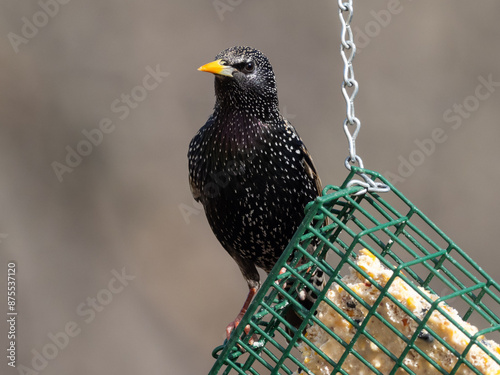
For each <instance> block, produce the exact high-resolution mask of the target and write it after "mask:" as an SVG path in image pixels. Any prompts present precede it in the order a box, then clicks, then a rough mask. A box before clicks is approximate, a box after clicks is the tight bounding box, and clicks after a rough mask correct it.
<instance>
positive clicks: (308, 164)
mask: <svg viewBox="0 0 500 375" xmlns="http://www.w3.org/2000/svg"><path fill="white" fill-rule="evenodd" d="M285 125H286V127H287V129H289V130H291V131H292V132H293V133H294V134H295V135H296V136H297V138H298V139H301V138H300V136H299V134H298V133H297V130H295V128H294V127H293V126H292V124H290V122H289V121H288V120H287V119H285ZM301 151H302V156H303V159H302V165H303V166H304V169H305V171H306V173H307V175H308V176H309V177H310V178H311V180H313V181H314V183H315V185H316V189H317V191H318V195H321V192H322V190H323V188H322V185H321V180H320V178H319V175H318V172H317V171H316V167H315V166H314V162H313V159H312V156H311V154H310V153H309V151H308V150H307V148H306V145H305V144H304V143H303V142H301Z"/></svg>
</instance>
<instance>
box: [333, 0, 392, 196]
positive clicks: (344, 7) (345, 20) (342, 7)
mask: <svg viewBox="0 0 500 375" xmlns="http://www.w3.org/2000/svg"><path fill="white" fill-rule="evenodd" d="M352 2H353V0H345V1H343V0H338V6H339V18H340V23H341V24H342V29H341V32H340V40H341V43H340V56H341V57H342V61H343V62H344V80H343V81H342V95H343V96H344V99H345V102H346V113H347V116H346V119H345V120H344V132H345V135H346V136H347V141H348V143H349V156H348V157H347V159H346V160H345V166H346V168H347V169H348V170H351V165H355V164H358V165H359V167H360V168H364V166H363V161H362V160H361V158H360V157H359V156H358V155H357V154H356V138H357V137H358V134H359V130H360V129H361V121H359V119H358V118H357V117H356V112H355V110H354V99H355V98H356V95H358V91H359V85H358V81H356V79H355V78H354V68H353V65H352V61H353V60H354V56H356V44H355V43H354V35H353V32H352V29H351V21H352V16H353V14H354V9H353V6H352ZM351 130H352V131H351ZM358 174H359V175H360V176H361V177H362V178H363V179H364V182H363V181H360V180H352V181H350V182H349V184H348V186H352V185H360V186H363V187H364V189H363V190H360V191H359V192H357V193H356V195H360V194H365V193H367V192H368V191H370V192H386V191H389V190H390V188H389V187H388V186H387V185H385V184H382V183H380V182H375V181H373V180H372V179H371V178H370V177H369V176H368V175H367V174H365V173H358Z"/></svg>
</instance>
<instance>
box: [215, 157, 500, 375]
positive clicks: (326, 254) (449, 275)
mask: <svg viewBox="0 0 500 375" xmlns="http://www.w3.org/2000/svg"><path fill="white" fill-rule="evenodd" d="M357 173H366V174H368V175H369V176H370V177H371V178H372V179H373V180H374V181H381V182H382V183H384V184H387V185H388V186H390V187H391V192H389V193H384V194H383V195H378V194H376V193H371V192H368V193H365V194H360V195H355V193H357V192H359V191H360V190H361V189H362V187H360V186H352V187H348V183H349V181H351V180H352V179H353V178H354V177H355V176H356V174H357ZM389 202H390V203H389ZM311 243H313V244H314V249H315V250H314V252H313V253H309V252H308V251H307V249H308V247H309V245H310V244H311ZM363 248H364V249H367V250H369V251H370V253H371V254H373V255H374V256H375V257H376V258H377V259H378V260H379V261H380V262H381V263H382V264H383V265H384V266H385V267H387V268H388V269H390V270H392V277H391V278H390V279H389V280H388V281H387V283H386V284H385V285H380V284H379V283H377V281H376V280H374V279H373V278H372V277H371V276H370V275H369V274H368V273H367V272H366V271H365V270H364V269H362V268H361V267H359V266H358V265H357V264H356V257H357V254H356V253H357V252H359V250H361V249H363ZM349 268H353V269H354V270H356V271H357V272H358V273H359V274H361V275H362V276H363V277H364V278H366V280H368V281H369V282H370V283H371V284H373V285H374V286H375V287H376V288H377V289H378V290H379V291H380V295H379V296H378V298H377V300H376V302H375V303H373V305H369V304H367V303H366V302H365V301H363V299H362V298H360V297H359V296H358V295H357V294H356V292H355V291H353V290H350V288H349V287H348V286H347V285H346V284H345V283H344V282H343V276H345V275H346V274H347V273H348V272H349ZM318 269H319V270H321V271H323V273H324V275H325V280H326V285H325V287H324V288H323V289H321V290H319V289H318V288H317V287H316V286H315V285H313V284H312V283H311V282H310V280H311V275H312V274H313V273H315V272H316V271H317V270H318ZM397 278H400V279H402V280H404V282H406V283H407V284H408V285H409V286H410V287H411V288H412V289H413V290H414V291H415V292H417V293H418V294H419V295H420V296H421V297H422V298H424V299H425V300H426V301H427V302H428V303H429V304H430V308H429V309H428V311H427V312H426V313H425V315H424V316H423V317H422V316H421V317H420V318H419V317H417V316H416V315H415V314H413V313H412V311H410V310H409V309H408V308H407V307H406V306H405V305H404V304H402V303H401V302H400V301H399V300H398V299H396V298H394V297H393V296H392V295H391V294H390V293H389V292H388V290H389V288H390V287H391V285H392V284H393V282H394V281H395V280H396V279H397ZM333 283H336V284H337V285H339V286H341V287H342V288H343V289H344V290H345V291H347V292H348V293H349V294H350V295H351V296H352V298H353V299H355V300H356V301H357V302H358V303H360V304H361V305H362V306H363V307H364V308H365V309H366V311H367V313H366V316H365V317H364V319H362V320H361V321H359V320H358V321H356V320H354V319H352V317H350V316H349V315H348V314H347V313H346V312H345V311H343V310H342V309H341V308H340V307H339V306H337V305H336V304H334V303H333V302H332V301H330V300H329V299H328V298H327V297H326V294H327V291H328V289H329V288H330V287H331V286H332V284H333ZM419 287H421V288H419ZM422 289H425V290H427V291H429V292H431V293H433V294H436V295H437V296H439V297H438V298H437V299H435V300H432V299H430V298H429V296H428V294H426V293H424V292H423V290H422ZM303 290H308V291H312V292H313V293H315V294H316V295H317V297H318V298H317V299H316V301H315V302H314V304H313V306H312V307H311V308H310V309H307V308H305V307H304V305H303V304H301V303H299V302H298V294H299V293H300V291H303ZM383 299H390V300H391V301H392V302H393V303H394V304H395V305H396V306H398V307H399V308H400V309H402V310H403V311H404V312H405V313H406V314H407V316H408V317H409V319H412V320H413V321H414V324H416V326H417V329H416V330H415V332H414V333H413V334H412V335H410V336H411V337H407V335H404V334H402V333H401V332H399V331H398V330H397V329H396V328H395V327H394V326H393V325H391V323H390V322H389V321H387V320H386V319H385V318H384V317H383V316H382V315H381V314H380V313H379V312H378V308H379V305H380V303H381V302H382V301H383ZM322 302H324V303H327V304H328V305H329V306H330V307H331V308H332V309H334V310H335V311H336V312H337V313H338V314H339V315H341V316H342V318H343V319H345V320H346V321H348V322H349V323H350V324H352V326H353V327H354V328H355V334H354V336H353V337H352V338H351V339H350V342H346V341H344V340H343V339H342V337H340V336H339V335H337V334H336V332H335V331H334V330H331V329H329V328H328V327H327V326H326V325H325V324H324V323H323V322H322V321H321V320H320V319H318V317H317V316H316V314H315V312H316V310H317V308H318V306H319V305H320V303H322ZM444 304H449V305H451V306H453V307H454V308H455V309H456V310H458V312H459V314H460V316H461V317H462V319H463V320H464V321H467V322H469V323H471V324H474V325H475V326H477V327H478V329H479V330H478V332H477V333H476V334H474V335H472V334H470V333H469V332H467V330H465V329H464V328H463V327H462V326H461V325H460V324H459V323H458V322H456V321H454V319H453V318H452V317H451V316H450V315H449V314H448V310H447V309H445V308H443V306H444ZM290 309H293V310H294V313H295V314H297V315H298V316H300V317H302V318H303V321H302V323H301V325H300V327H298V329H296V328H294V327H293V326H292V325H291V324H290V323H289V322H288V321H287V319H286V318H285V317H286V316H287V314H288V313H289V312H290ZM434 311H438V312H439V313H441V314H442V315H443V316H445V317H446V319H448V320H449V321H450V322H451V324H453V325H454V326H455V327H456V328H457V329H459V330H460V331H461V332H462V333H463V334H465V335H466V336H467V338H468V340H469V341H468V345H467V346H466V348H465V350H463V352H458V351H457V350H456V349H455V348H453V347H452V346H451V345H450V344H449V343H448V342H447V341H445V340H444V339H443V338H442V337H440V335H439V334H437V333H436V332H434V331H433V330H432V329H431V328H430V327H429V326H428V325H427V321H428V319H429V317H430V316H431V314H432V313H433V312H434ZM499 314H500V287H499V284H498V283H496V282H495V281H494V280H493V279H492V278H491V277H490V276H489V275H487V274H486V272H484V270H482V269H481V267H479V266H478V265H477V264H476V263H475V262H474V261H473V260H472V259H471V258H470V257H469V256H468V255H467V254H466V253H465V252H464V251H463V250H461V249H460V248H459V247H458V246H457V245H456V244H455V243H454V242H453V241H452V240H451V239H450V238H448V237H447V236H446V235H445V234H444V233H443V232H442V231H441V230H440V229H439V228H438V227H437V226H436V225H435V224H434V223H432V222H431V221H430V220H429V219H428V218H427V217H426V216H425V215H424V214H422V212H420V210H419V209H418V208H417V207H415V205H413V204H412V203H411V202H410V201H409V200H408V199H407V198H406V197H404V196H403V195H402V194H401V193H400V192H399V191H398V190H397V189H395V188H394V186H392V185H391V184H390V182H389V181H387V180H386V179H385V178H384V177H383V176H381V175H380V174H378V173H376V172H372V171H368V170H365V169H360V168H357V167H354V166H353V167H352V169H351V172H350V174H349V176H348V177H347V179H346V181H345V182H344V183H343V184H342V186H340V187H336V186H328V187H326V188H325V189H324V192H323V196H321V197H318V198H317V199H316V200H315V201H314V202H311V203H310V204H309V205H308V206H307V207H306V215H305V218H304V220H303V222H302V224H301V225H300V227H299V228H298V230H297V232H296V234H295V236H294V237H293V239H292V240H291V242H290V244H289V246H288V247H287V249H286V250H285V252H284V253H283V255H282V257H281V258H280V260H279V261H278V263H277V264H276V265H275V267H274V268H273V270H272V272H271V273H270V274H269V276H268V277H267V279H266V280H265V282H264V283H263V285H262V287H261V289H260V290H259V292H258V293H257V295H256V297H255V299H254V301H253V302H252V304H251V305H250V307H249V309H248V311H247V313H246V315H245V317H244V318H243V320H242V321H241V323H240V325H239V326H238V327H237V328H236V330H235V331H234V332H233V335H232V336H231V338H230V340H229V341H227V342H225V344H224V345H222V346H219V347H217V348H216V349H215V350H214V352H213V355H214V357H215V358H216V359H217V360H216V362H215V364H214V366H213V368H212V370H211V371H210V374H214V375H215V374H220V373H223V374H254V375H256V374H261V375H262V374H293V373H294V371H296V372H295V373H300V374H304V373H305V374H313V372H311V371H310V370H309V369H308V367H307V366H306V365H305V364H304V363H303V361H302V359H301V353H300V351H299V350H298V349H297V348H298V347H299V343H301V342H302V344H301V345H304V344H305V345H307V346H308V347H309V348H310V350H312V351H314V352H315V353H316V355H317V356H320V357H321V358H323V360H324V361H325V362H327V363H328V364H329V366H330V368H331V373H332V374H337V373H339V374H348V372H346V371H345V370H344V369H343V368H342V367H343V364H344V362H345V361H346V359H347V358H348V357H349V356H354V357H356V358H357V359H358V360H359V361H361V362H362V363H363V364H364V365H365V366H366V370H367V372H366V373H373V374H378V375H381V374H382V372H380V371H379V370H378V369H377V368H376V367H375V366H374V365H373V364H372V363H370V362H369V361H368V360H367V359H365V358H363V357H362V356H361V355H360V354H359V353H358V352H357V351H356V349H355V344H356V342H357V340H358V339H359V338H360V337H363V338H364V339H367V340H369V341H370V342H371V343H373V345H376V346H377V347H378V348H379V350H380V351H381V352H383V353H384V354H385V355H386V359H387V360H388V361H392V362H393V364H394V366H393V367H392V370H391V372H390V374H396V373H397V374H400V373H408V374H415V372H413V371H412V370H411V369H410V368H408V367H407V366H406V365H405V363H404V359H405V357H406V356H407V354H408V353H409V352H410V350H413V351H415V352H417V353H418V354H419V355H421V356H422V357H423V358H424V359H425V360H426V361H427V362H428V363H429V364H430V366H432V369H433V370H435V372H436V373H443V374H459V373H461V372H460V371H463V370H464V368H466V369H469V371H470V373H475V374H482V372H480V371H479V370H478V369H477V368H476V367H474V365H473V364H472V363H470V362H469V360H468V359H467V358H466V357H467V353H468V352H469V350H470V349H471V348H472V347H473V346H474V345H477V346H478V347H479V348H481V349H482V350H483V351H484V352H485V353H487V354H488V355H489V356H490V357H491V358H492V359H494V361H495V362H497V363H499V364H500V360H499V357H497V356H495V355H493V353H492V352H491V350H492V348H491V347H489V346H488V345H486V344H485V343H484V341H483V338H484V335H486V334H488V338H491V339H496V340H497V341H499V340H498V339H499V338H500V318H499ZM370 319H378V320H380V321H381V322H382V323H383V324H384V325H385V326H386V327H387V328H388V329H389V330H390V331H391V332H393V334H394V335H395V336H394V337H397V338H398V339H399V340H402V341H403V342H404V345H405V347H404V350H403V351H402V352H401V353H393V352H391V351H390V350H389V349H388V348H387V347H385V346H384V344H383V343H381V342H380V341H379V340H377V338H376V337H374V336H376V335H373V332H370V331H369V330H368V329H367V324H368V322H369V321H370ZM314 324H316V325H318V326H319V327H321V329H323V330H325V332H326V333H327V334H328V335H329V336H331V337H332V338H333V339H334V340H336V342H338V343H340V344H341V345H342V346H343V347H344V348H345V349H344V353H343V355H342V356H341V357H340V358H339V359H337V360H336V361H334V360H333V359H332V358H330V357H329V356H328V355H326V354H325V353H324V352H323V351H322V350H321V349H320V348H319V347H318V346H316V345H315V344H314V343H313V342H311V340H309V339H308V335H307V333H306V329H307V327H310V326H311V325H314ZM246 325H249V326H250V332H249V333H248V334H246V333H245V332H244V328H245V326H246ZM422 332H424V333H425V334H426V335H427V338H430V340H437V342H439V343H440V344H442V345H443V346H444V347H445V348H446V349H447V350H449V351H450V352H451V353H453V355H454V356H455V359H456V361H455V363H454V365H453V368H452V369H451V370H450V369H448V370H446V369H445V368H443V366H442V365H441V364H440V363H437V362H436V361H435V360H434V359H433V358H431V357H430V356H429V355H427V353H426V352H425V350H423V349H422V345H419V344H418V340H419V338H421V334H422ZM302 347H303V346H302ZM384 375H385V374H384Z"/></svg>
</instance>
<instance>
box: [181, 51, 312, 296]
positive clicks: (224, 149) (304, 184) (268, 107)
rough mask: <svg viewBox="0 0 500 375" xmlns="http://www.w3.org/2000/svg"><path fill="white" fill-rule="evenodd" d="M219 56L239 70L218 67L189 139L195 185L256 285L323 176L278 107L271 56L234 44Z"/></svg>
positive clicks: (219, 231) (228, 247) (211, 217)
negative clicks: (208, 101) (207, 104)
mask: <svg viewBox="0 0 500 375" xmlns="http://www.w3.org/2000/svg"><path fill="white" fill-rule="evenodd" d="M216 59H217V60H219V59H221V60H222V64H224V65H227V66H230V67H232V68H234V72H233V73H232V77H230V76H226V75H218V74H215V94H216V101H215V107H214V112H213V114H212V115H211V116H210V118H209V119H208V121H207V123H206V124H205V126H203V127H202V128H201V129H200V130H199V131H198V133H197V134H196V135H195V136H194V138H193V139H192V141H191V143H190V145H189V153H188V159H189V178H190V184H191V190H192V192H193V196H194V198H195V199H196V200H198V201H200V202H201V203H202V204H203V207H204V208H205V213H206V216H207V219H208V222H209V224H210V226H211V228H212V230H213V232H214V234H215V235H216V237H217V239H218V240H219V241H220V243H221V244H222V246H223V247H224V248H225V249H226V250H227V252H228V253H229V254H230V255H231V256H232V257H233V258H234V260H235V261H236V263H237V264H238V266H239V267H240V269H241V272H242V274H243V276H244V277H245V279H246V281H247V283H248V286H249V288H256V289H257V288H258V287H259V286H260V281H259V274H258V272H257V269H256V267H260V268H262V269H263V270H264V271H266V272H270V271H271V269H272V267H273V266H274V264H275V263H276V261H277V260H278V258H279V256H280V255H281V254H282V252H283V251H284V249H285V247H286V245H287V244H288V242H289V241H290V239H291V238H292V236H293V234H294V233H295V231H296V229H297V227H298V226H299V224H300V222H301V221H302V219H303V216H304V207H305V205H306V204H307V203H308V202H310V201H312V200H314V199H315V198H316V197H317V196H318V195H319V194H320V191H321V183H320V180H319V177H318V175H317V173H316V169H315V167H314V165H313V162H312V159H311V157H310V155H309V153H308V151H307V149H306V147H305V146H304V144H303V142H302V140H301V139H300V137H299V135H298V134H297V132H296V131H295V129H294V128H293V127H292V125H291V124H290V123H289V122H288V121H287V120H286V119H285V118H284V117H283V116H282V115H281V114H280V112H279V109H278V96H277V90H276V82H275V77H274V73H273V70H272V67H271V65H270V63H269V61H268V59H267V58H266V56H264V54H262V53H261V52H260V51H257V50H255V49H253V48H250V47H232V48H229V49H227V50H225V51H222V52H221V53H219V54H218V55H217V56H216ZM249 63H250V65H249ZM251 63H253V70H252V69H250V68H252V66H251ZM231 70H233V69H231Z"/></svg>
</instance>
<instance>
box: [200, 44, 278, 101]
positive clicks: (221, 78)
mask: <svg viewBox="0 0 500 375" xmlns="http://www.w3.org/2000/svg"><path fill="white" fill-rule="evenodd" d="M198 70H200V71H202V72H209V73H213V74H214V75H215V94H216V96H217V100H218V101H219V102H227V101H229V103H230V104H232V105H235V106H245V104H250V103H254V104H256V102H260V103H261V104H268V105H272V106H276V107H277V105H278V94H277V90H276V80H275V77H274V72H273V68H272V66H271V64H270V63H269V60H268V59H267V57H266V56H265V55H264V54H263V53H262V52H260V51H258V50H256V49H254V48H251V47H242V46H236V47H231V48H228V49H226V50H224V51H222V52H220V53H219V54H218V55H217V56H216V57H215V61H212V62H210V63H208V64H205V65H203V66H201V67H200V68H198Z"/></svg>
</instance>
